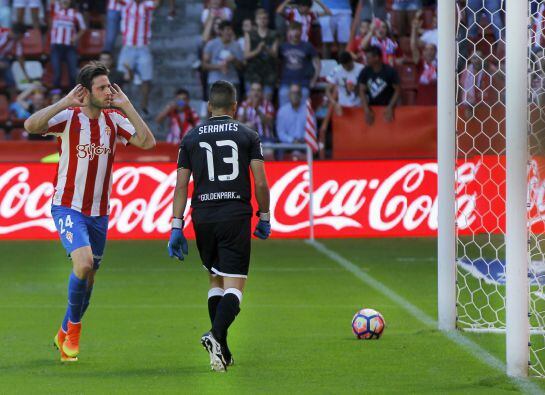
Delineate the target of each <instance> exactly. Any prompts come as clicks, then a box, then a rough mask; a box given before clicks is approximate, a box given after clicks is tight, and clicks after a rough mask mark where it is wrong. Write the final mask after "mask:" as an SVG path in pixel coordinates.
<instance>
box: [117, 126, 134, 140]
mask: <svg viewBox="0 0 545 395" xmlns="http://www.w3.org/2000/svg"><path fill="white" fill-rule="evenodd" d="M117 133H118V134H119V135H120V136H121V137H123V138H124V139H125V140H127V142H128V141H129V140H130V139H131V137H132V134H130V133H129V132H127V131H126V130H125V129H123V128H122V127H121V126H119V125H118V126H117Z"/></svg>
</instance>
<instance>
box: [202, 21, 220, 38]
mask: <svg viewBox="0 0 545 395" xmlns="http://www.w3.org/2000/svg"><path fill="white" fill-rule="evenodd" d="M221 22H222V20H221V18H218V17H213V16H212V15H210V16H209V17H208V18H207V19H206V22H205V23H204V29H203V32H202V41H203V43H205V44H206V43H207V42H208V41H210V40H212V39H214V38H216V37H218V36H219V34H220V30H219V29H220V24H221Z"/></svg>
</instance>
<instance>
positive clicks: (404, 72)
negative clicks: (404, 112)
mask: <svg viewBox="0 0 545 395" xmlns="http://www.w3.org/2000/svg"><path fill="white" fill-rule="evenodd" d="M396 69H397V72H398V73H399V81H400V84H401V88H402V89H416V88H417V86H418V83H417V81H418V76H417V73H416V65H415V64H414V63H405V64H402V65H400V66H397V67H396Z"/></svg>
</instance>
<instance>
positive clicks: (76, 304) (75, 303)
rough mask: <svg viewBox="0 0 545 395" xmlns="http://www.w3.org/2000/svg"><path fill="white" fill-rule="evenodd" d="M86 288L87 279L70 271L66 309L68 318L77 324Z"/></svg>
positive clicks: (79, 319)
mask: <svg viewBox="0 0 545 395" xmlns="http://www.w3.org/2000/svg"><path fill="white" fill-rule="evenodd" d="M86 288H87V279H86V278H84V279H81V278H78V277H77V276H76V275H75V274H74V272H72V273H71V274H70V280H69V281H68V309H69V313H70V314H69V315H70V316H69V320H70V322H72V323H73V324H77V323H78V322H80V321H81V310H82V306H83V299H84V297H85V291H86Z"/></svg>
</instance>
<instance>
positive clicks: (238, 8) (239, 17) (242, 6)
mask: <svg viewBox="0 0 545 395" xmlns="http://www.w3.org/2000/svg"><path fill="white" fill-rule="evenodd" d="M234 2H235V13H234V20H233V24H234V28H235V32H236V33H237V34H241V33H243V32H244V26H243V25H244V21H245V20H246V19H249V20H250V21H253V20H254V18H255V12H256V11H257V9H258V8H259V1H256V0H234ZM241 27H242V29H241ZM241 30H242V31H241Z"/></svg>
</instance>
